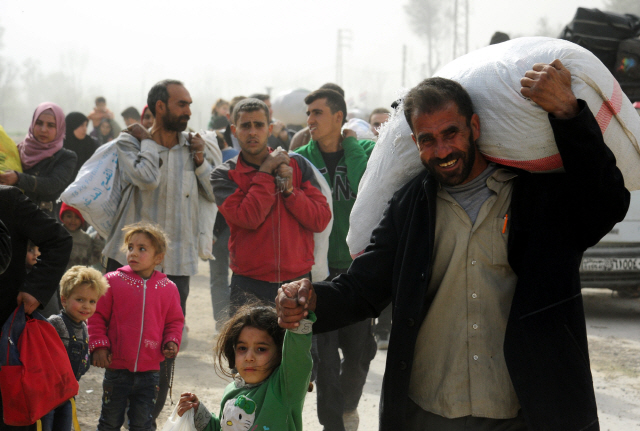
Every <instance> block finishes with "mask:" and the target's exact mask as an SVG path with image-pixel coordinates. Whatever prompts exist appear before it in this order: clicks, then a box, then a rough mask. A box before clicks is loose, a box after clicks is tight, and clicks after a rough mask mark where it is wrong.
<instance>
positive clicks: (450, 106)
mask: <svg viewBox="0 0 640 431" xmlns="http://www.w3.org/2000/svg"><path fill="white" fill-rule="evenodd" d="M411 123H412V125H413V133H412V134H411V137H412V138H413V141H414V142H415V143H416V144H417V146H418V150H419V151H420V160H421V161H422V164H423V165H424V166H425V167H426V168H427V169H428V170H429V171H430V172H431V173H432V174H433V176H434V177H435V178H436V179H437V180H438V182H440V183H442V184H444V185H447V186H457V185H460V184H464V183H467V182H469V181H471V180H472V179H473V178H475V177H477V176H478V175H479V174H480V173H482V171H483V170H484V169H485V168H486V167H487V162H486V160H485V158H484V157H483V156H482V154H480V153H479V152H478V150H477V147H476V144H475V141H476V140H477V139H478V138H479V137H480V120H479V118H478V116H477V115H476V114H473V116H472V117H471V121H470V122H469V123H467V119H466V118H465V117H464V116H463V115H461V114H460V113H459V112H458V107H457V106H456V104H455V103H454V102H449V103H447V104H446V105H445V106H444V107H443V108H442V109H440V110H437V111H434V112H432V113H417V112H416V113H414V114H413V115H412V116H411Z"/></svg>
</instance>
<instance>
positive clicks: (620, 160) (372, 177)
mask: <svg viewBox="0 0 640 431" xmlns="http://www.w3.org/2000/svg"><path fill="white" fill-rule="evenodd" d="M556 58H558V59H560V60H561V61H562V63H563V64H564V65H565V67H566V68H567V69H568V70H569V71H570V72H571V75H572V82H571V85H572V90H573V92H574V94H575V95H576V97H578V98H581V99H583V100H585V101H586V102H587V104H588V105H589V108H590V109H591V111H592V112H593V114H594V115H595V116H596V120H598V123H599V124H600V128H601V130H603V135H604V139H605V142H606V144H607V145H608V146H609V148H611V150H612V151H613V153H614V154H615V156H616V160H617V165H618V167H619V168H620V170H621V171H622V174H623V175H624V178H625V185H626V187H627V188H628V189H629V190H638V189H640V169H638V167H639V166H640V155H639V153H638V151H639V150H638V140H639V138H640V117H639V116H638V114H637V113H636V112H635V110H634V109H633V106H632V105H631V102H629V100H628V98H627V97H626V96H625V95H624V94H623V93H622V92H621V91H620V86H619V85H618V83H617V81H616V80H615V79H614V78H613V76H612V75H611V73H610V72H609V71H608V70H607V68H606V67H605V66H604V65H603V64H602V63H601V62H600V60H598V59H597V58H596V57H595V56H594V55H593V54H591V53H590V52H589V51H587V50H585V49H583V48H581V47H580V46H578V45H575V44H573V43H571V42H567V41H564V40H559V39H550V38H542V37H530V38H520V39H514V40H511V41H508V42H503V43H500V44H497V45H491V46H488V47H486V48H482V49H479V50H477V51H474V52H472V53H469V54H467V55H465V56H463V57H460V58H458V59H456V60H454V61H453V62H451V63H449V64H448V65H446V66H445V67H444V68H443V69H441V70H440V71H439V72H438V73H437V74H436V75H437V76H442V77H445V78H450V79H453V80H455V81H458V82H460V83H461V84H462V86H463V87H465V89H466V90H467V91H468V92H469V94H470V95H471V99H472V101H473V105H474V110H475V112H476V113H478V115H479V117H480V127H481V132H480V140H479V142H478V145H479V149H480V151H481V152H482V153H483V154H484V155H485V157H486V158H487V159H489V160H492V161H496V162H498V163H501V164H504V165H507V166H515V167H519V168H522V169H525V170H528V171H531V172H548V171H554V170H559V169H562V160H561V159H560V157H559V155H558V148H557V146H556V144H555V139H554V137H553V132H552V130H551V126H550V124H549V120H548V115H547V113H546V112H545V111H544V110H543V109H542V108H540V107H539V106H538V105H536V104H535V103H533V102H532V101H530V100H528V99H525V98H524V97H523V96H522V94H520V88H521V85H520V79H521V78H522V77H523V76H524V74H525V73H526V72H527V71H528V70H530V69H531V68H532V66H533V65H534V64H535V63H551V62H552V61H553V60H555V59H556ZM404 94H406V91H404V92H403V93H402V94H401V96H404ZM421 169H423V167H422V164H421V163H420V159H419V154H418V150H417V147H416V146H415V143H414V142H413V140H412V139H411V130H410V128H409V125H408V124H407V122H406V120H405V118H404V112H403V106H402V105H400V106H399V107H398V108H397V109H396V110H395V111H394V112H393V113H392V114H391V117H390V119H389V121H388V122H387V123H385V124H383V126H382V128H381V130H380V136H379V138H378V141H377V143H376V146H375V148H374V150H373V153H372V154H371V157H370V158H369V162H368V164H367V170H366V171H365V173H364V176H363V177H362V180H361V181H360V186H359V187H358V198H357V199H356V202H355V204H354V206H353V209H352V211H351V217H350V227H349V234H348V235H347V244H348V246H349V252H350V253H351V255H352V256H357V255H359V254H361V253H362V252H363V251H364V249H365V248H366V246H367V245H368V244H369V240H370V237H371V232H373V229H374V228H375V227H376V226H377V225H378V223H380V220H382V214H383V212H384V209H385V208H386V206H387V203H388V201H389V199H391V197H392V196H393V193H395V192H396V191H397V190H398V189H399V188H401V187H402V186H403V185H404V184H406V183H407V182H408V181H409V180H410V179H411V178H413V177H414V176H415V175H416V174H417V173H418V172H420V170H421Z"/></svg>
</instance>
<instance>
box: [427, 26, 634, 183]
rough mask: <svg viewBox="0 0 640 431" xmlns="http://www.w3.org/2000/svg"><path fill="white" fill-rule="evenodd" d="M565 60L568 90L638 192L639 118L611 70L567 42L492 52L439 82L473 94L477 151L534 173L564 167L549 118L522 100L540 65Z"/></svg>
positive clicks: (464, 61) (533, 40)
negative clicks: (527, 79)
mask: <svg viewBox="0 0 640 431" xmlns="http://www.w3.org/2000/svg"><path fill="white" fill-rule="evenodd" d="M555 59H560V61H562V64H563V65H564V66H565V67H566V68H567V69H568V70H569V71H570V72H571V88H572V90H573V93H574V94H575V95H576V97H578V98H579V99H583V100H584V101H586V102H587V104H588V105H589V108H590V109H591V112H593V115H594V116H595V117H596V120H597V121H598V124H599V125H600V129H601V130H602V134H603V136H604V140H605V142H606V143H607V146H608V147H609V148H610V149H611V151H613V153H614V154H615V156H616V160H617V165H618V168H619V169H620V171H622V174H623V176H624V179H625V185H626V187H627V188H628V189H629V190H638V189H640V170H639V169H638V166H640V147H639V146H638V141H639V140H640V117H639V116H638V114H637V113H636V112H635V110H634V109H633V105H632V104H631V102H630V101H629V99H628V98H627V96H625V95H624V93H623V92H622V90H621V89H620V85H619V84H618V82H617V81H616V80H615V78H614V77H613V75H611V73H610V72H609V70H608V69H607V68H606V67H605V66H604V65H603V64H602V62H600V60H598V59H597V57H596V56H595V55H593V54H592V53H591V52H589V51H587V50H586V49H584V48H582V47H580V46H578V45H576V44H574V43H571V42H568V41H566V40H560V39H551V38H545V37H524V38H519V39H514V40H511V41H508V42H503V43H500V44H497V45H491V46H488V47H486V48H482V49H479V50H477V51H474V52H471V53H469V54H467V55H465V56H462V57H460V58H458V59H456V60H454V61H452V62H451V63H449V64H447V65H446V66H444V67H443V68H442V69H441V70H440V71H438V72H437V73H436V76H441V77H444V78H449V79H453V80H454V81H457V82H459V83H460V84H462V86H463V87H464V88H465V89H466V90H467V91H468V92H469V95H470V96H471V99H472V100H473V105H474V110H475V112H476V113H477V114H478V116H479V117H480V127H481V132H480V140H479V141H478V147H479V149H480V151H481V152H482V153H483V154H484V155H485V157H486V158H487V159H488V160H491V161H494V162H497V163H501V164H503V165H507V166H514V167H518V168H521V169H525V170H528V171H530V172H548V171H554V170H559V169H561V168H562V159H561V158H560V155H559V154H558V148H557V146H556V143H555V139H554V137H553V132H552V130H551V125H550V124H549V120H548V117H547V112H545V111H544V110H543V109H542V108H540V107H539V106H538V105H536V104H535V103H533V102H532V101H530V100H528V99H525V98H524V97H523V96H522V94H521V93H520V88H521V85H520V79H522V77H524V74H525V73H526V72H527V71H528V70H530V69H531V67H532V66H533V65H534V64H535V63H551V62H552V61H553V60H555Z"/></svg>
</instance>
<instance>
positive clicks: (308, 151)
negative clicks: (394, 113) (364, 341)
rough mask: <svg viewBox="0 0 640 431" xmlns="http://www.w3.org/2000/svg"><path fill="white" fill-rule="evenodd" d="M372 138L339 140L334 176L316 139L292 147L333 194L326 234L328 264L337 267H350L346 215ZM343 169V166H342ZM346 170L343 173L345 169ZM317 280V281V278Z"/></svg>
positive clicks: (354, 199) (371, 144)
mask: <svg viewBox="0 0 640 431" xmlns="http://www.w3.org/2000/svg"><path fill="white" fill-rule="evenodd" d="M374 145H375V142H374V141H370V140H366V139H363V140H360V141H358V140H357V139H356V138H354V137H348V138H346V139H344V140H343V141H342V148H343V149H344V156H343V157H342V158H341V159H340V161H339V162H338V166H337V167H336V172H335V175H334V178H329V172H328V170H327V167H326V165H325V163H324V159H323V158H322V154H321V153H320V147H319V146H318V143H317V142H316V141H310V142H309V143H308V144H307V145H305V146H303V147H300V148H298V149H296V150H295V152H296V153H299V154H302V155H303V156H304V157H306V158H307V159H308V160H309V161H310V162H311V163H312V164H313V165H314V166H315V167H316V168H318V170H319V171H320V173H322V175H323V176H324V179H325V180H327V183H329V186H330V187H331V193H332V194H333V228H332V229H331V234H330V235H329V256H328V257H329V267H331V268H336V269H345V268H349V266H350V265H351V260H352V259H351V254H350V253H349V247H348V246H347V233H348V232H349V216H350V215H351V208H353V204H354V203H355V202H356V196H357V193H358V186H359V185H360V179H361V178H362V175H363V174H364V171H365V169H366V168H367V161H368V160H369V156H370V155H371V151H373V147H374ZM341 168H342V169H341ZM345 171H346V172H345ZM316 281H320V280H316Z"/></svg>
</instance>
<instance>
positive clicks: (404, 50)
mask: <svg viewBox="0 0 640 431" xmlns="http://www.w3.org/2000/svg"><path fill="white" fill-rule="evenodd" d="M406 72H407V45H402V87H404V85H405V84H404V83H405V76H406Z"/></svg>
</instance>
